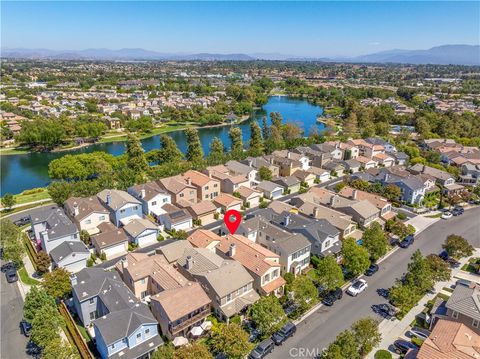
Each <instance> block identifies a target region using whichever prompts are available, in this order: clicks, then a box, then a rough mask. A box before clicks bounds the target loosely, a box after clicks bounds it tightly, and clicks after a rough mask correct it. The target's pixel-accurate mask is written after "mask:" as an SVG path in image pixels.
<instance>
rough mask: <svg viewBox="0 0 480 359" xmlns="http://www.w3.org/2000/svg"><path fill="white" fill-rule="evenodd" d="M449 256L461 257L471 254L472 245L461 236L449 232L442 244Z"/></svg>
mask: <svg viewBox="0 0 480 359" xmlns="http://www.w3.org/2000/svg"><path fill="white" fill-rule="evenodd" d="M442 247H443V249H445V250H446V251H447V253H448V255H449V256H450V257H454V258H463V257H469V256H471V255H472V254H473V246H472V245H471V244H470V243H468V241H467V240H466V239H465V238H463V237H462V236H459V235H456V234H450V235H449V236H448V237H447V239H446V240H445V243H444V244H443V245H442Z"/></svg>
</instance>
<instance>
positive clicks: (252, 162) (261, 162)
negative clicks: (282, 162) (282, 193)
mask: <svg viewBox="0 0 480 359" xmlns="http://www.w3.org/2000/svg"><path fill="white" fill-rule="evenodd" d="M240 162H241V163H243V164H244V165H247V166H250V167H253V168H255V169H256V170H257V171H260V168H262V167H265V168H268V169H269V170H270V172H271V173H272V177H276V176H278V175H279V171H280V168H279V167H278V166H275V165H274V164H272V163H271V162H270V161H268V160H266V159H265V158H263V157H247V158H246V159H245V160H243V161H240ZM256 180H257V181H258V182H260V181H261V180H262V179H261V178H260V176H259V173H258V172H257V178H256Z"/></svg>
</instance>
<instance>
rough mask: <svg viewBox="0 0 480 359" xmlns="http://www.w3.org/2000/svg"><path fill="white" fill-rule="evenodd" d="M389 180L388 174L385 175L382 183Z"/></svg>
mask: <svg viewBox="0 0 480 359" xmlns="http://www.w3.org/2000/svg"><path fill="white" fill-rule="evenodd" d="M389 178H390V174H389V173H385V179H384V181H385V182H388V180H389Z"/></svg>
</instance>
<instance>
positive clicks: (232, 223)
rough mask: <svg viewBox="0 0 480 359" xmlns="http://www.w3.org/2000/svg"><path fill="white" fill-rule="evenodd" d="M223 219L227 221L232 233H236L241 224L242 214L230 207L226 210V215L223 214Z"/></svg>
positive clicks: (226, 223)
mask: <svg viewBox="0 0 480 359" xmlns="http://www.w3.org/2000/svg"><path fill="white" fill-rule="evenodd" d="M223 221H224V222H225V225H226V226H227V228H228V230H229V231H230V234H235V232H236V230H237V229H238V226H239V225H240V222H241V221H242V215H241V214H240V212H239V211H236V210H234V209H230V210H228V211H227V212H225V216H223Z"/></svg>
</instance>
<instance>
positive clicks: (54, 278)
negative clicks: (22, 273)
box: [42, 268, 72, 299]
mask: <svg viewBox="0 0 480 359" xmlns="http://www.w3.org/2000/svg"><path fill="white" fill-rule="evenodd" d="M42 287H43V288H44V289H45V290H46V291H47V293H48V294H49V295H50V296H52V297H54V298H55V299H61V298H64V297H65V296H67V294H69V293H70V292H71V291H72V284H71V283H70V273H69V272H68V271H67V270H66V269H64V268H56V269H54V270H53V271H52V272H49V273H46V274H45V275H44V276H43V282H42Z"/></svg>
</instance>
